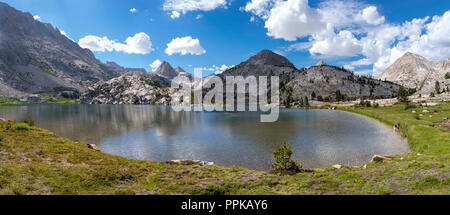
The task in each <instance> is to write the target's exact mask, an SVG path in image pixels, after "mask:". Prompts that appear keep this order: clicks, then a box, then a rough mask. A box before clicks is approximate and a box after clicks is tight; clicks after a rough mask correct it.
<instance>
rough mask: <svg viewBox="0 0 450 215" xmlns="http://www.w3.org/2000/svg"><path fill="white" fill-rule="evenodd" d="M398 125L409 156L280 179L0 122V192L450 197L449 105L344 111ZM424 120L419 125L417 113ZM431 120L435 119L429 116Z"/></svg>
mask: <svg viewBox="0 0 450 215" xmlns="http://www.w3.org/2000/svg"><path fill="white" fill-rule="evenodd" d="M338 109H339V110H343V111H348V112H353V113H357V114H361V115H364V116H368V117H370V118H373V119H376V120H379V121H381V122H383V123H386V124H388V125H391V126H393V125H394V124H397V123H400V125H401V126H400V131H401V132H402V133H403V134H404V135H405V136H406V138H408V141H409V142H410V145H411V150H412V151H411V152H408V153H404V154H400V155H396V156H393V158H392V159H390V160H384V161H381V162H372V163H368V164H367V165H366V166H365V167H363V166H362V167H361V166H360V167H343V168H341V169H335V168H332V167H329V168H320V169H312V170H310V171H304V172H301V173H298V174H295V175H279V174H273V173H268V172H260V171H254V170H248V169H244V168H239V167H229V168H225V167H219V166H202V165H200V164H198V163H195V162H182V163H173V162H154V161H137V160H131V159H127V158H122V157H117V156H113V155H109V154H105V153H101V152H97V151H94V150H92V149H89V148H87V147H86V143H80V142H74V141H71V140H68V139H65V138H61V137H58V136H56V135H55V134H53V133H52V132H49V131H46V130H44V129H40V128H36V127H30V128H28V130H27V129H20V130H19V129H15V128H14V122H11V121H10V122H0V136H1V138H0V139H1V141H0V194H450V167H449V158H450V132H448V130H447V128H445V127H443V126H438V125H440V124H439V123H441V122H442V121H443V118H450V103H444V104H441V105H439V106H435V107H428V108H427V111H428V112H426V113H423V110H424V108H423V107H416V108H413V109H408V110H405V108H404V106H402V105H395V106H393V107H383V108H381V107H380V108H359V107H342V108H338ZM413 110H415V111H416V113H419V112H420V114H423V116H421V117H420V116H419V118H421V119H420V120H417V119H416V116H417V115H416V114H414V113H412V111H413ZM430 115H431V117H430Z"/></svg>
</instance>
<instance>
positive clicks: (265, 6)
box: [241, 0, 281, 19]
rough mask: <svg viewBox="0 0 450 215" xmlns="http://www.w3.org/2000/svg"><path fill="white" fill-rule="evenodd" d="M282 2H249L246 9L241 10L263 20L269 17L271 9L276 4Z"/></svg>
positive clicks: (260, 0) (262, 0)
mask: <svg viewBox="0 0 450 215" xmlns="http://www.w3.org/2000/svg"><path fill="white" fill-rule="evenodd" d="M277 2H281V1H280V0H252V1H249V2H247V4H246V5H245V7H243V8H241V10H244V11H246V12H250V13H253V14H255V15H256V16H259V17H261V18H263V19H267V18H268V17H269V12H270V9H271V8H272V7H273V6H274V5H275V3H277Z"/></svg>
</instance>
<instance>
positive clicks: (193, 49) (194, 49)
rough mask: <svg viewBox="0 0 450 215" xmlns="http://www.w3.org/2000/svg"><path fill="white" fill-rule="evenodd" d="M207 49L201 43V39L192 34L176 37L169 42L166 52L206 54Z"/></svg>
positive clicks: (171, 53)
mask: <svg viewBox="0 0 450 215" xmlns="http://www.w3.org/2000/svg"><path fill="white" fill-rule="evenodd" d="M205 53H206V50H205V49H204V48H203V47H202V46H201V45H200V40H199V39H193V38H192V37H190V36H187V37H181V38H175V39H173V40H172V41H171V42H170V43H168V44H167V49H166V54H168V55H173V54H181V55H186V54H191V55H202V54H205Z"/></svg>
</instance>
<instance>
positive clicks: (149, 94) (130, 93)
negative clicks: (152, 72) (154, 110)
mask: <svg viewBox="0 0 450 215" xmlns="http://www.w3.org/2000/svg"><path fill="white" fill-rule="evenodd" d="M170 93H171V90H170V89H168V88H162V86H161V85H160V84H159V83H158V82H156V81H155V80H153V79H152V78H150V76H148V75H145V74H126V75H122V76H120V77H117V78H113V79H111V80H109V81H100V82H98V83H97V84H95V85H94V86H93V87H90V88H89V89H88V91H87V92H86V93H84V94H83V95H82V97H81V103H84V104H157V105H168V104H169V102H170V99H171V97H170Z"/></svg>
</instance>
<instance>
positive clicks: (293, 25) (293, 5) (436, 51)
mask: <svg viewBox="0 0 450 215" xmlns="http://www.w3.org/2000/svg"><path fill="white" fill-rule="evenodd" d="M242 10H244V11H246V12H249V13H252V14H253V15H254V16H258V17H260V18H261V19H263V20H264V21H265V28H266V29H267V34H268V35H269V36H271V37H273V38H278V39H283V40H286V41H297V40H298V39H299V38H306V39H307V40H308V42H305V41H302V42H297V43H294V44H292V45H290V46H288V47H285V48H282V49H283V50H282V52H288V51H292V50H298V51H306V50H308V51H309V52H310V53H311V54H312V55H326V56H330V57H332V56H358V55H361V56H362V58H361V59H358V60H355V61H354V62H348V63H347V64H346V65H345V66H346V67H347V68H350V69H356V68H358V67H361V66H364V67H365V70H364V73H366V72H367V71H366V70H367V67H369V66H372V71H373V73H374V74H379V73H381V72H383V71H384V70H385V69H386V68H387V67H388V66H389V65H391V64H392V63H393V62H395V60H397V59H398V58H399V57H401V56H402V55H403V54H404V53H406V52H413V53H417V54H420V55H422V56H424V57H426V58H429V59H431V60H444V59H446V58H448V57H449V56H450V28H449V27H448V26H450V10H449V11H447V12H446V13H444V14H443V15H442V16H434V17H433V18H432V20H430V19H429V18H428V17H425V18H417V19H413V20H411V21H406V22H404V23H401V24H392V23H388V22H387V21H386V18H385V17H384V16H383V15H382V14H380V12H379V10H378V8H377V7H376V6H373V5H366V4H364V3H360V2H357V1H343V0H327V1H323V2H321V3H319V5H318V6H317V7H316V8H311V7H310V6H309V5H308V1H307V0H251V1H248V2H247V4H246V6H245V8H243V9H242ZM360 71H362V70H360Z"/></svg>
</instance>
